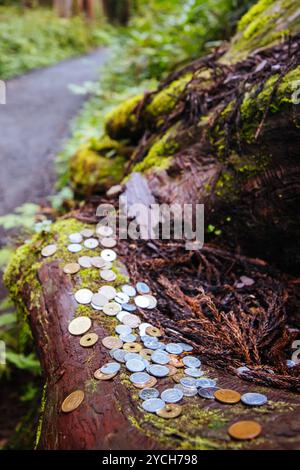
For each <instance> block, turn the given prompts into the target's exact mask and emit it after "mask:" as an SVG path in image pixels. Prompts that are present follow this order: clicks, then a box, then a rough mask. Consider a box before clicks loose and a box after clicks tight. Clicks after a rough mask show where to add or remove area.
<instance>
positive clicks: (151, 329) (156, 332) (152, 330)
mask: <svg viewBox="0 0 300 470" xmlns="http://www.w3.org/2000/svg"><path fill="white" fill-rule="evenodd" d="M145 333H146V334H147V335H149V336H154V337H156V338H159V337H160V336H162V331H161V330H160V329H159V328H156V326H151V325H150V326H147V328H146V329H145Z"/></svg>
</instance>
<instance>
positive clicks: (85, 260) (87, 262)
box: [78, 256, 92, 268]
mask: <svg viewBox="0 0 300 470" xmlns="http://www.w3.org/2000/svg"><path fill="white" fill-rule="evenodd" d="M78 264H80V266H81V267H82V268H91V267H92V260H91V257H90V256H80V258H78Z"/></svg>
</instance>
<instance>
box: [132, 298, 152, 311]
mask: <svg viewBox="0 0 300 470" xmlns="http://www.w3.org/2000/svg"><path fill="white" fill-rule="evenodd" d="M134 303H135V305H136V306H137V307H140V308H148V307H149V305H150V302H149V299H148V298H147V297H146V296H145V295H137V296H136V297H135V298H134Z"/></svg>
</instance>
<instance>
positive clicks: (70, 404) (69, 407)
mask: <svg viewBox="0 0 300 470" xmlns="http://www.w3.org/2000/svg"><path fill="white" fill-rule="evenodd" d="M83 400H84V392H83V391H82V390H75V391H74V392H72V393H70V395H68V396H67V397H66V398H65V399H64V401H63V402H62V405H61V409H62V411H63V412H64V413H70V412H71V411H74V410H76V408H78V406H79V405H81V403H82V402H83Z"/></svg>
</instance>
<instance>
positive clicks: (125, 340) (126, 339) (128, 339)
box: [120, 325, 137, 343]
mask: <svg viewBox="0 0 300 470" xmlns="http://www.w3.org/2000/svg"><path fill="white" fill-rule="evenodd" d="M124 326H128V325H124ZM120 339H121V340H122V341H123V343H135V341H136V340H137V335H134V334H133V333H129V334H127V335H120Z"/></svg>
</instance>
